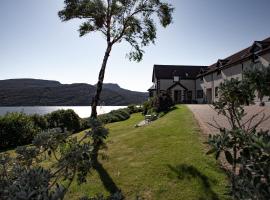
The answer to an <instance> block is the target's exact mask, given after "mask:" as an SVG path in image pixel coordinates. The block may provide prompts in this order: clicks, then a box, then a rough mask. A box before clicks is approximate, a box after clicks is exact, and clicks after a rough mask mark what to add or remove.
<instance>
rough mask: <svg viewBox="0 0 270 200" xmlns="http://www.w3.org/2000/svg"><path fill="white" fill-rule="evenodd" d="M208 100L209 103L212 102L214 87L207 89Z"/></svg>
mask: <svg viewBox="0 0 270 200" xmlns="http://www.w3.org/2000/svg"><path fill="white" fill-rule="evenodd" d="M206 101H207V103H208V104H211V103H212V88H208V89H206Z"/></svg>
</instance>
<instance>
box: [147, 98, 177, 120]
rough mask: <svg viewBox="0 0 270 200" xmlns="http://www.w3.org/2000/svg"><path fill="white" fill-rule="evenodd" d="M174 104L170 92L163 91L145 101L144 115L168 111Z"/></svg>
mask: <svg viewBox="0 0 270 200" xmlns="http://www.w3.org/2000/svg"><path fill="white" fill-rule="evenodd" d="M173 106H174V103H173V100H172V98H171V96H170V95H169V94H168V93H161V94H159V95H158V96H155V97H153V98H150V99H149V100H148V101H146V102H144V103H143V111H142V113H143V115H146V114H157V113H160V112H164V113H166V112H168V111H169V110H170V109H171V108H172V107H173Z"/></svg>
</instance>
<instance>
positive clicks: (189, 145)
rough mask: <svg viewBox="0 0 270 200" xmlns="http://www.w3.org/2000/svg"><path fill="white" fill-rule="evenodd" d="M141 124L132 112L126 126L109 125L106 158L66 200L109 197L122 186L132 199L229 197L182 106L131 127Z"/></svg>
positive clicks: (223, 179) (221, 174)
mask: <svg viewBox="0 0 270 200" xmlns="http://www.w3.org/2000/svg"><path fill="white" fill-rule="evenodd" d="M141 120H143V116H142V115H141V114H134V115H132V117H131V118H130V119H129V120H127V121H124V122H117V123H113V124H109V125H108V126H107V127H108V128H109V130H110V135H109V138H108V140H107V144H108V150H107V151H106V154H107V155H108V156H109V158H108V159H107V160H101V161H100V162H101V164H102V166H103V168H102V172H101V174H102V175H101V177H102V179H103V180H105V182H106V184H105V185H107V188H108V189H105V187H104V184H103V183H102V181H101V178H100V177H99V174H98V173H97V172H93V173H92V175H90V176H89V177H88V182H87V183H86V184H83V185H80V186H77V185H76V184H73V185H72V186H71V188H70V193H69V194H68V196H67V198H66V199H74V200H75V199H78V197H82V196H83V195H94V194H97V193H104V194H106V195H107V194H109V192H108V190H115V189H116V188H120V189H121V190H122V192H123V193H124V195H125V197H126V198H127V199H135V197H136V195H139V196H140V197H143V198H144V199H147V200H148V199H154V200H158V199H160V200H167V199H168V200H170V199H171V200H177V199H180V200H181V199H185V200H190V199H194V200H198V199H199V200H211V199H227V198H226V196H225V195H223V194H224V193H225V192H226V190H225V187H226V184H227V177H226V175H225V173H224V172H223V171H222V170H221V169H219V167H218V164H217V163H216V161H215V159H214V158H213V157H211V156H207V155H205V148H206V146H205V145H204V144H203V138H202V137H201V136H200V134H199V128H198V126H197V124H196V121H195V119H194V118H193V115H192V113H191V112H190V111H189V110H188V108H187V107H186V106H178V107H177V109H175V110H173V111H171V112H170V113H168V114H167V115H165V116H164V117H162V118H161V119H158V120H156V121H155V122H153V123H152V124H150V125H149V126H145V127H140V128H135V127H134V125H135V124H137V123H138V122H140V121H141Z"/></svg>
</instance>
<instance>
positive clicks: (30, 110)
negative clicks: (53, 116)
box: [0, 106, 126, 118]
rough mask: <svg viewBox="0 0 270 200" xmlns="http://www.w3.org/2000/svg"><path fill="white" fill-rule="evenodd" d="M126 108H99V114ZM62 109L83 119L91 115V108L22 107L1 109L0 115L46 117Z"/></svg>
mask: <svg viewBox="0 0 270 200" xmlns="http://www.w3.org/2000/svg"><path fill="white" fill-rule="evenodd" d="M119 108H126V106H98V107H97V113H98V115H100V114H105V113H108V112H110V111H112V110H117V109H119ZM60 109H64V110H67V109H72V110H74V112H76V113H77V114H78V115H79V116H80V117H81V118H86V117H89V116H90V114H91V106H20V107H0V115H5V114H6V113H8V112H23V113H26V114H39V115H44V114H48V113H51V112H53V111H56V110H60Z"/></svg>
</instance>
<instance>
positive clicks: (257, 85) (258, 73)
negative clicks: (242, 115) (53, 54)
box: [244, 66, 270, 105]
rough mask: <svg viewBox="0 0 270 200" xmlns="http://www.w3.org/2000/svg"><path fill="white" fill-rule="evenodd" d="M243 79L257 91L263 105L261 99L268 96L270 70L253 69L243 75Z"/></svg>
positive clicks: (269, 91)
mask: <svg viewBox="0 0 270 200" xmlns="http://www.w3.org/2000/svg"><path fill="white" fill-rule="evenodd" d="M244 78H245V81H247V82H248V83H249V84H250V86H251V87H252V88H253V89H254V90H256V91H257V93H258V98H259V99H260V102H261V105H264V103H263V97H264V96H269V95H270V87H269V84H270V68H269V67H264V66H260V67H254V68H252V69H251V70H248V71H246V72H245V73H244Z"/></svg>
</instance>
